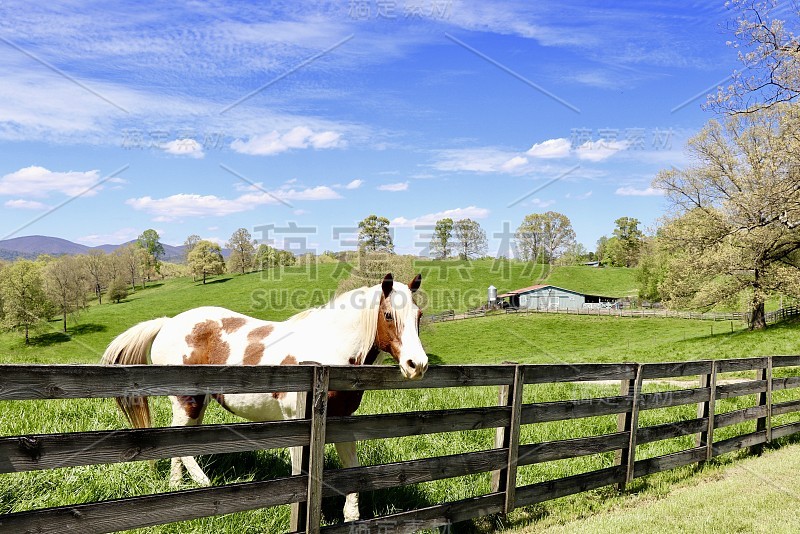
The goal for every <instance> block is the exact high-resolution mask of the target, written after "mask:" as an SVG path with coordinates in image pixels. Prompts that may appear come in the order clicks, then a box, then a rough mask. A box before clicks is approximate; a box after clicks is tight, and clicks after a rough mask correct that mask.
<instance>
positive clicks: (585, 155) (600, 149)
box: [575, 139, 628, 161]
mask: <svg viewBox="0 0 800 534" xmlns="http://www.w3.org/2000/svg"><path fill="white" fill-rule="evenodd" d="M626 148H628V143H627V142H625V141H606V140H604V139H600V140H597V141H586V142H585V143H583V144H582V145H581V146H579V147H578V148H576V149H575V154H576V155H577V156H578V158H580V159H584V160H588V161H603V160H606V159H608V158H610V157H611V156H613V155H614V154H616V153H617V152H619V151H620V150H625V149H626Z"/></svg>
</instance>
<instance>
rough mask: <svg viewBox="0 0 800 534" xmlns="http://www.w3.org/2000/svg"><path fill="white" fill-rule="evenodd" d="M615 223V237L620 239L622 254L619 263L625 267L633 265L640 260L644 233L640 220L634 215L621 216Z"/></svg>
mask: <svg viewBox="0 0 800 534" xmlns="http://www.w3.org/2000/svg"><path fill="white" fill-rule="evenodd" d="M614 224H616V225H617V227H616V228H614V237H616V238H617V239H618V240H619V245H620V247H621V255H620V257H619V258H618V259H617V263H618V264H620V265H621V266H625V267H633V266H635V265H636V263H637V262H638V260H639V251H640V250H641V248H642V243H643V241H644V234H643V233H642V231H641V230H639V220H638V219H634V218H632V217H620V218H619V219H617V220H616V221H614Z"/></svg>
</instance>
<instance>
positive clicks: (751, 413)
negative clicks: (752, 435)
mask: <svg viewBox="0 0 800 534" xmlns="http://www.w3.org/2000/svg"><path fill="white" fill-rule="evenodd" d="M765 415H767V407H766V406H751V407H749V408H742V409H741V410H733V411H730V412H725V413H718V414H716V416H715V419H716V421H715V423H714V428H723V427H726V426H731V425H736V424H739V423H743V422H745V421H750V420H751V419H757V418H759V417H764V416H765Z"/></svg>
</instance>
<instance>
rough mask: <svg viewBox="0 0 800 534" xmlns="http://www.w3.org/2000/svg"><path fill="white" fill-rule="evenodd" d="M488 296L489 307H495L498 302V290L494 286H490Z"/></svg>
mask: <svg viewBox="0 0 800 534" xmlns="http://www.w3.org/2000/svg"><path fill="white" fill-rule="evenodd" d="M488 296H489V298H488V300H489V306H494V305H495V303H496V302H497V288H496V287H494V286H489V292H488Z"/></svg>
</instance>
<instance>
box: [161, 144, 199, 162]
mask: <svg viewBox="0 0 800 534" xmlns="http://www.w3.org/2000/svg"><path fill="white" fill-rule="evenodd" d="M164 152H166V153H167V154H173V155H175V156H188V157H190V158H195V159H203V158H204V157H205V153H204V152H203V145H201V144H200V143H198V142H197V141H196V140H194V139H175V140H174V141H170V142H168V143H167V144H165V145H164Z"/></svg>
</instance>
